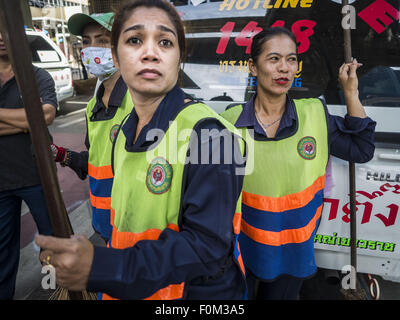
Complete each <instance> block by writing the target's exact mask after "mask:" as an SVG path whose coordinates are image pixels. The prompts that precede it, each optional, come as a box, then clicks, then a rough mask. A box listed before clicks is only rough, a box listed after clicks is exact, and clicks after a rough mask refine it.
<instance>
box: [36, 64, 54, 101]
mask: <svg viewBox="0 0 400 320" xmlns="http://www.w3.org/2000/svg"><path fill="white" fill-rule="evenodd" d="M35 72H36V81H37V85H38V87H39V94H40V98H41V99H42V104H50V105H52V106H54V108H56V109H57V107H58V102H57V94H56V89H55V83H54V80H53V78H52V77H51V75H50V73H48V72H47V71H46V70H44V69H41V68H37V69H35Z"/></svg>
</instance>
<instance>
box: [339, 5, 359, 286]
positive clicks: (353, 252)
mask: <svg viewBox="0 0 400 320" xmlns="http://www.w3.org/2000/svg"><path fill="white" fill-rule="evenodd" d="M348 4H349V2H348V0H342V7H344V6H347V5H348ZM343 37H344V61H345V62H346V63H350V62H352V50H351V30H350V28H344V29H343ZM349 191H350V264H351V266H352V267H353V270H352V272H354V274H352V275H353V276H354V279H353V283H354V284H355V286H356V287H357V220H356V196H355V194H356V179H355V165H354V163H353V162H349Z"/></svg>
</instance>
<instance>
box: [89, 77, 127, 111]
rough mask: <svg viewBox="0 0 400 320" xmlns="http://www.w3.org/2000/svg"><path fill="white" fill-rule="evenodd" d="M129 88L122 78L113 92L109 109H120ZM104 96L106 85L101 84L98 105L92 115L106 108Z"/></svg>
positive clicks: (97, 95) (98, 92)
mask: <svg viewBox="0 0 400 320" xmlns="http://www.w3.org/2000/svg"><path fill="white" fill-rule="evenodd" d="M127 88H128V87H127V86H126V84H125V82H124V80H123V79H122V77H121V76H120V77H119V78H118V80H117V82H116V83H115V85H114V88H113V89H112V91H111V95H110V99H109V100H108V107H116V108H118V107H119V106H120V105H121V104H122V100H123V99H124V97H125V94H126V90H127ZM103 95H104V84H103V83H101V84H100V86H99V89H98V90H97V94H96V104H95V105H94V107H93V109H92V113H97V112H98V111H100V110H101V109H103V108H105V105H104V103H103V100H102V98H103Z"/></svg>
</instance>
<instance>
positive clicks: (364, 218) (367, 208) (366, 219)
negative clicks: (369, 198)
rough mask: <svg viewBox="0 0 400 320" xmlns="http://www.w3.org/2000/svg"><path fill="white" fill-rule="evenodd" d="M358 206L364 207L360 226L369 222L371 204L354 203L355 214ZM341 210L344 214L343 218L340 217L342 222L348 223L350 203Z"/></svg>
mask: <svg viewBox="0 0 400 320" xmlns="http://www.w3.org/2000/svg"><path fill="white" fill-rule="evenodd" d="M360 205H362V206H364V212H363V216H362V219H361V224H364V223H367V222H369V221H370V220H371V213H372V208H373V204H372V203H371V202H363V203H360V202H358V201H356V212H357V211H358V207H357V206H360ZM342 210H343V212H344V216H343V217H342V220H343V222H346V223H349V222H350V203H346V204H345V205H344V206H343V208H342Z"/></svg>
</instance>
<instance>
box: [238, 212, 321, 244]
mask: <svg viewBox="0 0 400 320" xmlns="http://www.w3.org/2000/svg"><path fill="white" fill-rule="evenodd" d="M321 212H322V205H321V206H319V207H318V209H317V212H316V213H315V215H314V217H313V218H312V219H311V220H310V222H309V223H308V224H307V225H306V226H304V227H303V228H298V229H286V230H282V231H279V232H275V231H266V230H262V229H258V228H255V227H252V226H250V225H249V224H247V223H246V222H245V221H244V220H243V219H242V230H241V231H242V232H243V233H244V234H245V235H247V236H248V237H249V238H251V239H253V240H254V241H256V242H259V243H262V244H266V245H269V246H281V245H284V244H288V243H301V242H304V241H307V240H308V239H309V238H310V236H311V234H312V233H313V231H314V230H315V227H316V223H317V221H318V219H319V218H320V216H321Z"/></svg>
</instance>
